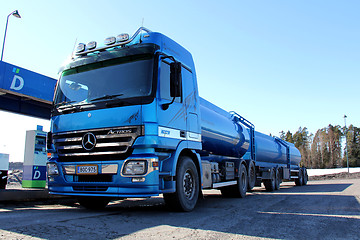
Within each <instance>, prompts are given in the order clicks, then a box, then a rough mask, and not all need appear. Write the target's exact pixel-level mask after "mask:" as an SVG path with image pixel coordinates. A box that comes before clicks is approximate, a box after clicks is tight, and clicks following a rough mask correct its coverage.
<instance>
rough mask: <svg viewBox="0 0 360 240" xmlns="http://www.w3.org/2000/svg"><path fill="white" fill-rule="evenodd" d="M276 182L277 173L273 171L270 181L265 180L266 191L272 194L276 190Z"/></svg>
mask: <svg viewBox="0 0 360 240" xmlns="http://www.w3.org/2000/svg"><path fill="white" fill-rule="evenodd" d="M275 182H276V172H275V169H274V168H272V169H271V174H270V179H266V180H264V185H265V189H266V191H268V192H272V191H274V190H275Z"/></svg>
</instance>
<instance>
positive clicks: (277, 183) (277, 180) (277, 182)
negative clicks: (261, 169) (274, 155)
mask: <svg viewBox="0 0 360 240" xmlns="http://www.w3.org/2000/svg"><path fill="white" fill-rule="evenodd" d="M281 181H282V179H281V170H280V168H277V169H276V176H275V190H279V189H280V183H281Z"/></svg>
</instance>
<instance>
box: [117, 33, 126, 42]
mask: <svg viewBox="0 0 360 240" xmlns="http://www.w3.org/2000/svg"><path fill="white" fill-rule="evenodd" d="M127 40H129V34H127V33H122V34H119V35H117V37H116V42H125V41H127Z"/></svg>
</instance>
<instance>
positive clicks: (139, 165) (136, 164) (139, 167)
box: [122, 160, 146, 175]
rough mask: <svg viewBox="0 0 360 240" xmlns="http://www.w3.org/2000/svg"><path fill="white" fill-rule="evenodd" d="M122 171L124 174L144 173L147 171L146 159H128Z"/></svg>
mask: <svg viewBox="0 0 360 240" xmlns="http://www.w3.org/2000/svg"><path fill="white" fill-rule="evenodd" d="M122 173H123V174H124V175H144V174H145V173H146V161H144V160H139V161H127V162H126V163H125V166H124V168H123V172H122Z"/></svg>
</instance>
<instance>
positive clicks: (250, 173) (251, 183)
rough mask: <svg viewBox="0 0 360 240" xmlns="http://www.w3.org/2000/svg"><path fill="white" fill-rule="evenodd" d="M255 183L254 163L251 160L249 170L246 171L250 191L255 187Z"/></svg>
mask: <svg viewBox="0 0 360 240" xmlns="http://www.w3.org/2000/svg"><path fill="white" fill-rule="evenodd" d="M255 183H256V170H255V163H254V161H251V162H250V164H249V171H248V188H247V189H248V191H251V190H252V189H253V188H254V187H255Z"/></svg>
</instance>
